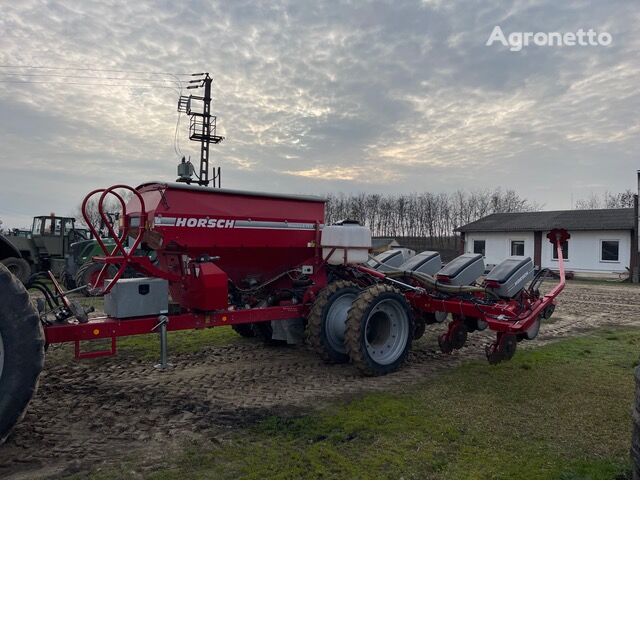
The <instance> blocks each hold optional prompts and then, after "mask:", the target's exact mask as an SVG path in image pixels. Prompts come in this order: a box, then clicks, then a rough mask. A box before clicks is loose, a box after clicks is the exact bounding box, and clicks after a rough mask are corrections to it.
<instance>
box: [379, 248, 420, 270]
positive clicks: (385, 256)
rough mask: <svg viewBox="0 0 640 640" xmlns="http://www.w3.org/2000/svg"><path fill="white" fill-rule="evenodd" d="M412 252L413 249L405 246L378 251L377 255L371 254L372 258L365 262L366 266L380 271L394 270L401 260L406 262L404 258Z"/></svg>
mask: <svg viewBox="0 0 640 640" xmlns="http://www.w3.org/2000/svg"><path fill="white" fill-rule="evenodd" d="M414 254H415V251H413V250H412V249H407V248H405V247H398V248H397V249H388V250H387V251H383V252H382V253H379V254H378V255H377V256H373V259H370V260H369V262H367V266H369V267H371V268H372V269H376V270H377V271H382V272H386V271H396V270H397V269H399V268H400V265H401V264H402V263H403V262H406V260H407V259H408V258H411V256H413V255H414Z"/></svg>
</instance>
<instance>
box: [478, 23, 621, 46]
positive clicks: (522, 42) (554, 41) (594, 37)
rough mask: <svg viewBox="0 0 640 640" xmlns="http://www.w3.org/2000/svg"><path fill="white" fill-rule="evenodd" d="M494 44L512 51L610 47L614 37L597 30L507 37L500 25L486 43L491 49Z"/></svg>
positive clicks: (528, 33)
mask: <svg viewBox="0 0 640 640" xmlns="http://www.w3.org/2000/svg"><path fill="white" fill-rule="evenodd" d="M494 42H499V43H500V44H501V45H503V46H505V47H509V50H510V51H522V49H523V47H529V46H531V45H535V46H536V47H575V46H578V47H597V46H601V47H608V46H609V45H610V44H611V43H612V42H613V36H612V35H611V34H610V33H607V32H606V31H603V32H602V33H598V32H597V31H595V29H588V30H586V31H585V30H584V29H578V30H577V31H575V32H573V31H567V32H565V33H560V32H559V31H550V32H544V31H537V32H536V33H534V32H533V31H512V32H511V33H510V34H509V35H508V36H505V34H504V31H503V30H502V27H500V26H499V25H498V26H496V27H494V28H493V31H492V32H491V35H490V36H489V39H488V40H487V42H486V45H487V47H490V46H491V45H492V44H493V43H494Z"/></svg>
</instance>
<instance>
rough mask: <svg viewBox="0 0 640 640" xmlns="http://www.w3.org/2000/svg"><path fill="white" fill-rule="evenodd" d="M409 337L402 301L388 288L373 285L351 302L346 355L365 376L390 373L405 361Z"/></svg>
mask: <svg viewBox="0 0 640 640" xmlns="http://www.w3.org/2000/svg"><path fill="white" fill-rule="evenodd" d="M413 333H414V326H413V312H412V310H411V307H410V306H409V303H408V302H407V300H406V298H405V297H404V296H403V295H402V294H401V293H398V291H397V290H396V289H394V288H393V287H391V286H389V285H385V284H379V285H375V286H373V287H369V288H368V289H365V290H364V291H363V292H362V293H361V294H360V295H359V296H358V297H357V298H356V299H355V300H354V302H353V304H352V305H351V309H350V310H349V313H348V314H347V327H346V331H345V344H346V347H347V353H348V354H349V356H350V357H351V360H352V362H353V364H354V365H355V366H356V367H357V368H358V370H359V371H360V372H362V373H364V374H365V375H369V376H379V375H384V374H386V373H391V372H392V371H395V370H396V369H398V368H399V367H400V366H401V365H402V364H403V363H404V361H405V360H406V359H407V356H408V354H409V350H410V349H411V342H412V340H413Z"/></svg>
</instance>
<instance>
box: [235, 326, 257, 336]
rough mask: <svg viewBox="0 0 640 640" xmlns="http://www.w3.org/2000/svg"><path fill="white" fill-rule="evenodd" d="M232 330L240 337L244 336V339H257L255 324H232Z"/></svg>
mask: <svg viewBox="0 0 640 640" xmlns="http://www.w3.org/2000/svg"><path fill="white" fill-rule="evenodd" d="M231 328H232V329H233V330H234V331H235V332H236V333H237V334H238V335H239V336H242V337H243V338H255V337H256V330H255V328H254V326H253V323H250V322H249V323H247V324H232V325H231Z"/></svg>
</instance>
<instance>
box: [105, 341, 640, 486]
mask: <svg viewBox="0 0 640 640" xmlns="http://www.w3.org/2000/svg"><path fill="white" fill-rule="evenodd" d="M639 351H640V331H637V330H615V331H614V330H610V331H601V332H599V333H597V334H595V335H591V336H585V337H580V338H574V339H570V340H566V341H563V342H558V343H555V344H552V345H548V346H544V347H540V348H537V349H531V350H528V351H520V352H518V354H517V355H516V356H515V358H514V359H513V360H512V361H511V362H508V363H504V364H502V365H499V366H497V367H491V366H489V365H488V364H486V363H485V362H477V363H475V362H474V363H468V364H463V365H461V366H459V367H457V368H456V369H453V370H451V371H450V372H448V373H445V374H442V375H439V376H437V377H436V378H434V379H432V380H430V381H426V382H424V383H422V384H417V385H416V386H415V387H413V388H404V389H403V390H402V391H398V392H396V393H376V394H369V395H365V396H362V397H359V398H357V399H355V400H353V401H350V402H345V403H338V404H337V405H336V406H335V407H334V408H333V409H332V410H331V411H324V412H313V413H309V414H307V415H301V416H297V417H290V418H283V417H277V416H271V417H267V418H265V419H263V420H262V421H259V422H257V423H254V424H246V425H238V428H237V430H236V431H235V432H234V436H233V438H232V439H231V440H230V441H225V442H223V443H221V444H216V445H211V447H210V448H208V449H206V448H199V449H190V450H187V451H185V452H184V453H183V454H182V455H180V456H179V457H178V458H176V459H171V460H167V461H166V464H165V466H164V467H163V468H162V469H159V470H156V471H153V472H148V473H145V474H143V475H145V476H146V477H151V478H602V479H604V478H624V477H628V475H629V472H630V468H629V461H628V451H629V439H630V409H631V405H632V402H633V367H634V366H635V365H637V364H638V359H637V358H638V353H639ZM130 473H131V469H129V470H126V469H119V470H115V469H114V470H111V471H107V472H106V475H107V476H109V475H112V476H113V475H119V476H120V477H122V476H123V475H125V476H126V475H129V474H130ZM102 475H104V472H102Z"/></svg>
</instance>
